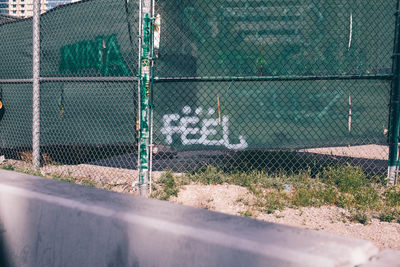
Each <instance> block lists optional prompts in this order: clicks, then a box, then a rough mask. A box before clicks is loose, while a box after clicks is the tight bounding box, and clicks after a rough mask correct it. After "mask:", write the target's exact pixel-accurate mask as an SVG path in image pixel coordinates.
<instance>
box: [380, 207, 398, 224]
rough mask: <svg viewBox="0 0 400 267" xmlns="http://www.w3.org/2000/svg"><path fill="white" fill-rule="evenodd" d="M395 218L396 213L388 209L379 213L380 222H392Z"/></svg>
mask: <svg viewBox="0 0 400 267" xmlns="http://www.w3.org/2000/svg"><path fill="white" fill-rule="evenodd" d="M395 219H396V214H395V213H394V212H392V211H390V210H386V211H383V212H381V213H380V214H379V220H380V221H381V222H392V221H394V220H395Z"/></svg>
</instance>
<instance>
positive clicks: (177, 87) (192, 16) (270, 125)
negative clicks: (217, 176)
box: [0, 0, 397, 190]
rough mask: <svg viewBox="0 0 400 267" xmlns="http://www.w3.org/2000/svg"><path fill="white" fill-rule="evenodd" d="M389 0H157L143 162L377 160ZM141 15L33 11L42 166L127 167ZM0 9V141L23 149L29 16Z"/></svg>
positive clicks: (228, 166) (379, 164) (228, 164)
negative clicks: (148, 148)
mask: <svg viewBox="0 0 400 267" xmlns="http://www.w3.org/2000/svg"><path fill="white" fill-rule="evenodd" d="M396 2H397V1H395V0H391V1H373V0H353V1H345V0H335V1H322V0H296V1H294V0H279V1H278V0H272V1H258V0H252V1H249V0H237V1H231V0H203V1H192V0H183V1H169V0H168V1H167V0H156V1H155V15H157V14H159V15H160V17H161V20H160V21H161V26H160V29H161V40H160V48H159V49H157V51H156V54H157V58H155V59H154V62H155V63H154V75H155V77H154V88H153V99H152V100H153V110H154V119H153V123H154V125H153V127H154V128H153V136H154V138H153V159H152V160H153V162H152V164H153V171H165V170H167V169H172V170H174V171H175V172H188V171H192V170H194V169H197V168H201V167H203V166H205V165H216V166H218V167H220V168H222V169H224V170H240V171H248V170H251V169H260V170H261V169H262V170H267V171H273V172H274V171H281V170H286V171H299V170H302V169H307V168H316V169H318V168H323V167H324V166H326V165H329V164H352V165H361V166H362V167H363V168H364V169H365V170H367V171H369V172H373V173H385V172H386V170H387V157H388V145H387V129H388V124H389V121H388V120H389V108H388V105H389V102H390V90H391V81H392V79H393V73H392V55H393V49H394V47H393V43H394V36H395V34H394V33H395V16H394V13H395V11H396ZM138 14H139V4H138V1H132V0H130V1H125V0H88V1H81V2H76V3H70V4H66V5H60V6H57V7H56V8H54V9H51V10H49V11H48V12H46V13H44V14H42V17H41V20H40V43H41V50H40V55H41V58H40V61H41V65H40V77H41V78H40V101H41V103H40V106H41V112H40V113H41V115H40V122H41V126H40V127H41V131H40V132H41V138H40V147H41V153H42V165H43V167H42V169H41V170H42V172H44V173H46V174H51V173H57V174H59V175H63V176H76V177H80V178H82V179H89V180H92V181H94V182H96V183H98V184H107V183H108V184H109V183H111V184H115V185H119V184H123V185H124V186H125V189H126V188H128V185H130V184H131V183H132V182H133V181H135V180H136V179H137V165H138V162H137V130H138V129H137V113H138V93H137V91H138V88H137V82H138V77H137V75H138V67H137V66H138V52H139V47H138V43H139V38H138V36H139V31H138ZM0 21H4V24H2V25H0V40H1V41H0V62H1V64H0V92H1V94H0V98H1V101H2V104H3V108H2V110H3V111H2V112H3V114H4V116H3V114H1V112H0V116H2V117H1V120H0V138H1V151H2V153H3V154H5V155H6V157H8V158H10V157H11V158H17V159H21V158H22V159H24V160H26V161H29V160H30V158H29V156H27V155H29V153H30V151H31V150H32V148H31V147H32V19H31V18H25V19H17V18H13V19H12V20H10V19H9V18H7V20H0ZM2 23H3V22H2ZM0 110H1V109H0ZM126 190H128V189H126ZM129 190H130V189H129Z"/></svg>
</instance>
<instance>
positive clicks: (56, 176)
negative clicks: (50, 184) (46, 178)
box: [51, 174, 74, 183]
mask: <svg viewBox="0 0 400 267" xmlns="http://www.w3.org/2000/svg"><path fill="white" fill-rule="evenodd" d="M51 178H52V179H54V180H57V181H61V182H65V183H74V180H73V179H71V178H67V177H62V176H61V175H59V174H53V175H51Z"/></svg>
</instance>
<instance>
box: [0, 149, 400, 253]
mask: <svg viewBox="0 0 400 267" xmlns="http://www.w3.org/2000/svg"><path fill="white" fill-rule="evenodd" d="M299 152H307V153H317V154H323V155H334V156H345V157H358V158H366V159H377V160H387V153H388V149H387V146H379V145H368V146H353V147H331V148H315V149H307V150H301V151H299ZM119 157H123V156H119ZM132 157H133V156H132ZM186 158H187V155H186ZM196 159H197V158H196ZM199 159H200V158H199ZM199 159H197V160H199ZM123 160H124V161H126V158H123ZM180 160H182V159H180ZM201 160H204V159H203V158H201ZM28 161H29V160H28ZM117 161H122V159H119V160H117ZM195 161H196V160H195ZM196 162H197V161H196ZM1 165H2V166H7V165H12V166H13V167H14V168H16V169H20V170H21V169H30V168H31V164H29V163H26V162H23V161H17V160H5V161H4V162H3V163H2V164H1ZM40 172H41V174H42V175H44V176H53V177H54V176H60V177H68V178H72V179H73V180H74V181H75V182H76V183H81V184H84V180H86V181H87V180H89V181H91V182H93V183H94V184H96V186H98V187H103V188H106V189H109V190H113V191H116V192H122V193H133V194H137V192H135V191H134V190H133V189H132V184H133V183H134V182H135V181H136V180H137V170H134V169H127V168H116V166H109V167H105V166H95V165H89V164H79V165H60V166H57V165H48V166H44V167H42V168H41V170H40ZM161 173H162V172H158V171H156V172H153V179H154V180H156V179H158V178H159V177H160V176H161ZM252 199H253V197H252V195H251V194H250V193H249V192H248V190H247V189H246V188H243V187H240V186H236V185H197V184H191V185H186V186H184V187H183V188H182V189H181V190H180V193H179V195H178V197H176V198H173V199H171V201H173V202H176V203H180V204H183V205H189V206H194V207H199V208H206V209H210V210H214V211H218V212H223V213H227V214H231V215H245V216H249V215H251V216H252V217H253V218H256V219H260V220H264V221H269V222H275V223H280V224H286V225H291V226H297V227H302V228H308V229H313V230H319V231H326V232H329V233H333V234H338V235H343V236H349V237H355V238H361V239H366V240H370V241H372V242H373V243H374V244H375V245H376V246H378V247H379V248H381V249H383V248H392V249H400V224H399V223H387V222H380V221H379V220H377V219H373V220H372V221H371V223H370V224H368V225H362V224H360V223H354V222H350V221H349V220H348V217H349V214H348V213H347V212H346V211H345V210H343V209H340V208H337V207H321V208H301V209H286V210H283V211H276V212H275V213H273V214H263V213H259V212H257V211H255V210H249V209H248V205H247V203H248V202H251V201H252Z"/></svg>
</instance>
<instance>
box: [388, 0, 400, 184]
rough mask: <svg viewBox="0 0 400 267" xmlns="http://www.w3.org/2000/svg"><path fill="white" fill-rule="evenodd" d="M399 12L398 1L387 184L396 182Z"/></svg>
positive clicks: (399, 108)
mask: <svg viewBox="0 0 400 267" xmlns="http://www.w3.org/2000/svg"><path fill="white" fill-rule="evenodd" d="M399 23H400V13H399V1H397V7H396V28H395V29H396V30H395V31H396V32H395V39H394V53H393V81H392V91H391V96H390V114H389V115H390V117H389V163H388V184H389V185H394V184H396V164H397V159H398V142H399V123H400V102H399V101H400V75H399V71H400V54H399V53H400V25H399Z"/></svg>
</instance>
